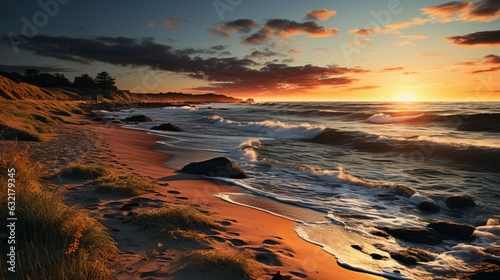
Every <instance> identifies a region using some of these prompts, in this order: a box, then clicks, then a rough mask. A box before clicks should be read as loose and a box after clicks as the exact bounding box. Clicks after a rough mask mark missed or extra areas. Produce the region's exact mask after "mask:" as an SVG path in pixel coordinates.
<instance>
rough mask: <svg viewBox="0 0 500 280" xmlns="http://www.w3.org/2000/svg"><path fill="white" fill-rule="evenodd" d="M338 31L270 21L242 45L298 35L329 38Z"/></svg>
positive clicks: (309, 22) (290, 21) (303, 24)
mask: <svg viewBox="0 0 500 280" xmlns="http://www.w3.org/2000/svg"><path fill="white" fill-rule="evenodd" d="M338 31H339V30H338V29H337V28H325V27H323V26H320V25H318V24H317V23H315V22H312V21H308V22H304V23H299V22H296V21H293V20H287V19H270V20H268V21H267V22H266V24H265V25H264V27H262V28H261V29H260V30H259V31H257V32H256V33H254V34H252V35H250V36H248V37H246V38H244V39H243V40H242V43H244V44H249V45H251V44H260V43H263V42H266V41H268V40H271V39H272V38H275V37H281V36H292V35H299V34H305V35H308V36H309V37H312V38H316V37H329V36H335V35H337V33H338Z"/></svg>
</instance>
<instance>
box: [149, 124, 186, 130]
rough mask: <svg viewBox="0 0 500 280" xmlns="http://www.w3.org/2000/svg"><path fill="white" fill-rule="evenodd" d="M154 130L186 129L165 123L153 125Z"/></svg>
mask: <svg viewBox="0 0 500 280" xmlns="http://www.w3.org/2000/svg"><path fill="white" fill-rule="evenodd" d="M151 129H152V130H164V131H184V129H182V128H180V127H178V126H176V125H175V124H171V123H164V124H161V125H157V126H153V127H152V128H151Z"/></svg>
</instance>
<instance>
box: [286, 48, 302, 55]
mask: <svg viewBox="0 0 500 280" xmlns="http://www.w3.org/2000/svg"><path fill="white" fill-rule="evenodd" d="M288 53H292V54H298V53H302V51H301V50H297V49H291V50H288Z"/></svg>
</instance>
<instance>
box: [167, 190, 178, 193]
mask: <svg viewBox="0 0 500 280" xmlns="http://www.w3.org/2000/svg"><path fill="white" fill-rule="evenodd" d="M167 193H169V194H180V193H181V192H179V191H176V190H170V191H167Z"/></svg>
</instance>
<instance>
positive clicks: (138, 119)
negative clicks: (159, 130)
mask: <svg viewBox="0 0 500 280" xmlns="http://www.w3.org/2000/svg"><path fill="white" fill-rule="evenodd" d="M123 121H124V122H152V121H153V120H152V119H151V118H150V117H147V116H145V115H137V116H132V117H128V118H125V119H123Z"/></svg>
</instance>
